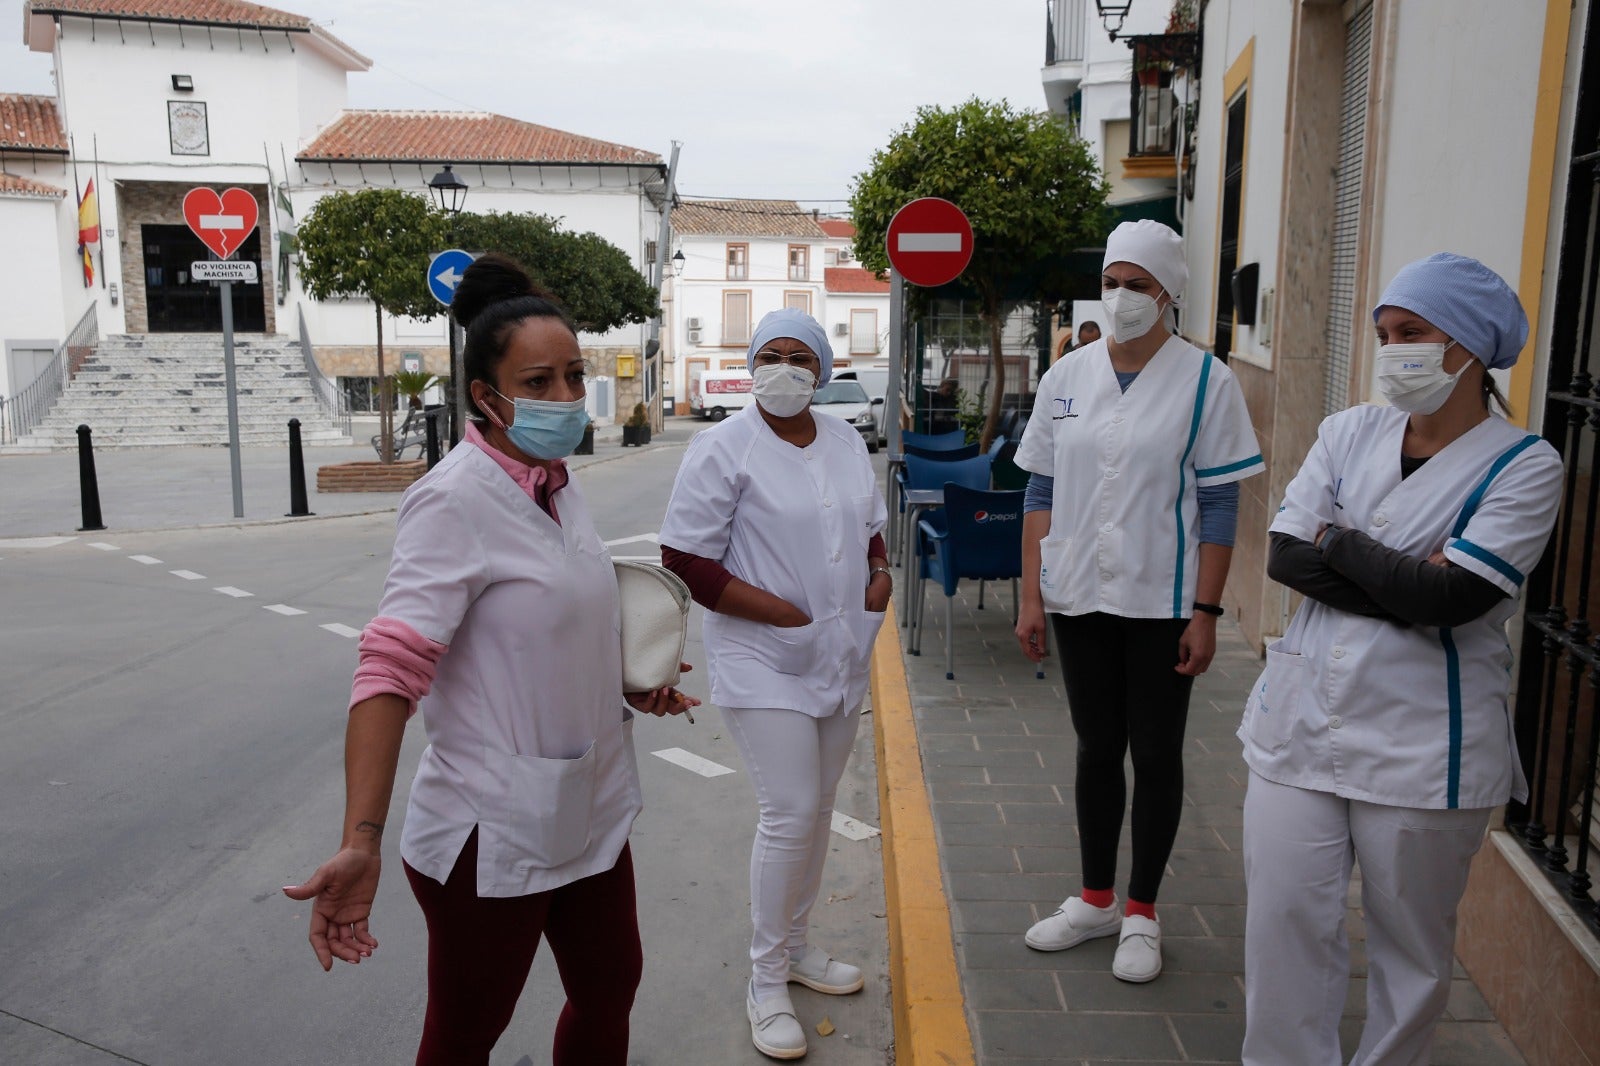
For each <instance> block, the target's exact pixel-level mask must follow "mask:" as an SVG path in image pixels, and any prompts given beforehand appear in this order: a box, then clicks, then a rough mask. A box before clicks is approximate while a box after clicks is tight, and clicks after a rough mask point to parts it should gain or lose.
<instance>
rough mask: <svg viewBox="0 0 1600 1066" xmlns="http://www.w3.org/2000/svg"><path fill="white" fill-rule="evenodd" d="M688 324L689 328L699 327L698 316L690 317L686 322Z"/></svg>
mask: <svg viewBox="0 0 1600 1066" xmlns="http://www.w3.org/2000/svg"><path fill="white" fill-rule="evenodd" d="M688 325H689V328H690V329H699V328H700V320H699V319H698V318H690V319H689V322H688Z"/></svg>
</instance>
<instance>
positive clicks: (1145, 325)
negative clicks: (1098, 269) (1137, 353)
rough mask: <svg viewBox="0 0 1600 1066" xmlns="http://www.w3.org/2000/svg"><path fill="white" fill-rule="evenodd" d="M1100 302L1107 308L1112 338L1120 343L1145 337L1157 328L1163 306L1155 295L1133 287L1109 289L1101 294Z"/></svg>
mask: <svg viewBox="0 0 1600 1066" xmlns="http://www.w3.org/2000/svg"><path fill="white" fill-rule="evenodd" d="M1100 304H1101V306H1102V307H1104V308H1105V309H1106V327H1107V329H1109V330H1110V332H1111V339H1112V340H1114V341H1116V342H1117V343H1118V344H1126V343H1128V342H1129V341H1132V340H1138V339H1139V338H1140V337H1143V336H1144V335H1145V334H1146V333H1149V332H1150V331H1151V330H1152V329H1154V328H1155V324H1156V321H1157V320H1158V319H1160V317H1161V308H1160V307H1159V306H1158V305H1157V303H1156V298H1155V297H1154V296H1151V295H1150V294H1149V293H1146V292H1134V291H1133V290H1132V289H1123V288H1116V289H1108V290H1107V291H1105V292H1104V293H1102V294H1101V295H1100Z"/></svg>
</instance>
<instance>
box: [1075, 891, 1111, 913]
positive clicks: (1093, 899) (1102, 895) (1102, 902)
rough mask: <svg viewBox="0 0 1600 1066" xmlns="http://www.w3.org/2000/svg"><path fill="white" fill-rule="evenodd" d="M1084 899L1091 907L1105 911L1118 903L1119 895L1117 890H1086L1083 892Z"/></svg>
mask: <svg viewBox="0 0 1600 1066" xmlns="http://www.w3.org/2000/svg"><path fill="white" fill-rule="evenodd" d="M1082 898H1083V901H1084V902H1085V903H1087V904H1088V905H1089V906H1091V907H1099V908H1101V909H1102V910H1103V909H1105V908H1106V907H1109V906H1111V905H1112V904H1113V903H1115V902H1116V901H1117V893H1116V890H1115V889H1110V888H1086V889H1084V890H1083V893H1082Z"/></svg>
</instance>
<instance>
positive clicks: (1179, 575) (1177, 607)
mask: <svg viewBox="0 0 1600 1066" xmlns="http://www.w3.org/2000/svg"><path fill="white" fill-rule="evenodd" d="M1212 358H1213V356H1212V354H1211V353H1210V352H1207V353H1205V361H1204V362H1202V363H1201V364H1200V384H1199V385H1197V386H1195V390H1194V414H1193V415H1192V416H1190V418H1189V442H1188V443H1187V444H1185V445H1184V446H1183V458H1182V459H1179V460H1178V502H1177V503H1175V504H1174V505H1173V508H1172V510H1173V514H1174V515H1175V516H1176V518H1177V527H1178V561H1177V564H1176V565H1175V566H1174V567H1173V577H1172V617H1174V618H1182V617H1184V609H1183V608H1184V604H1183V555H1184V548H1185V545H1184V542H1183V490H1184V489H1185V488H1186V487H1187V479H1186V478H1185V477H1184V473H1183V467H1184V464H1185V463H1187V462H1188V461H1189V453H1190V452H1192V451H1194V442H1195V438H1197V437H1199V436H1200V416H1201V415H1202V414H1204V412H1205V408H1206V383H1207V382H1209V381H1210V380H1211V360H1212Z"/></svg>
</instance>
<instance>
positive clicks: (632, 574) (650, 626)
mask: <svg viewBox="0 0 1600 1066" xmlns="http://www.w3.org/2000/svg"><path fill="white" fill-rule="evenodd" d="M612 565H613V566H615V567H616V571H617V593H618V595H619V596H620V598H621V600H622V691H624V692H649V691H652V690H654V689H658V688H667V687H669V686H671V685H676V684H677V683H678V664H679V663H680V662H682V661H683V645H684V641H685V640H687V639H688V636H689V603H690V600H691V597H690V595H689V586H688V585H685V584H684V583H683V579H682V578H680V577H678V575H677V574H674V573H673V572H672V571H671V570H668V569H667V568H666V567H664V566H655V565H653V564H651V563H636V562H627V561H622V560H614V561H613V563H612Z"/></svg>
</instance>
